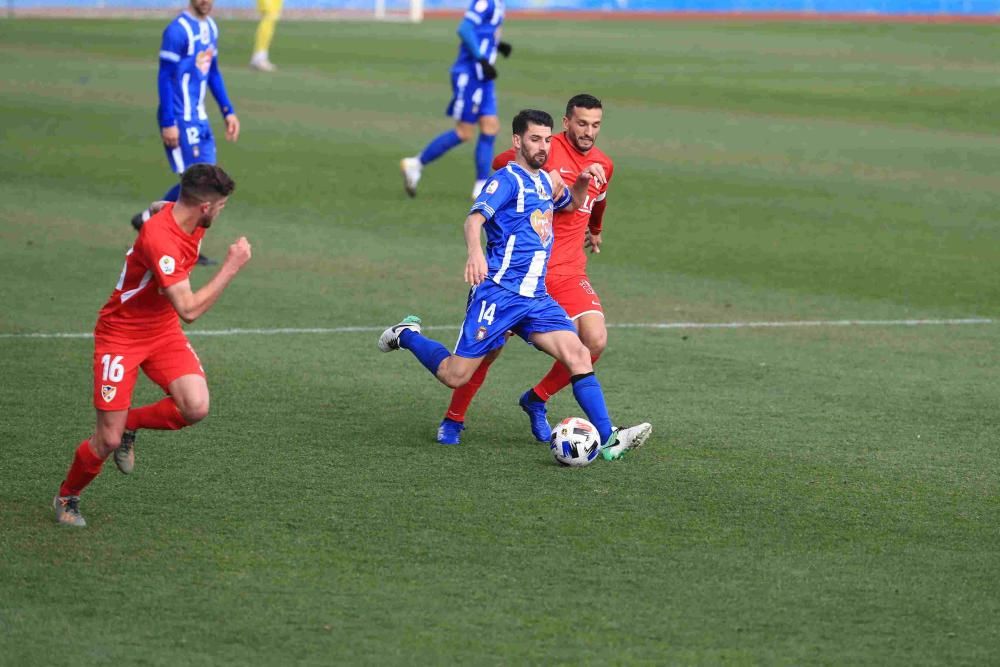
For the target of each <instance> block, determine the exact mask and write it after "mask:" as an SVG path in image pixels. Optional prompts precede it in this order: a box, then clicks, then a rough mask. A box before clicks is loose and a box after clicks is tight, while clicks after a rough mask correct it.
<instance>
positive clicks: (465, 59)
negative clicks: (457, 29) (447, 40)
mask: <svg viewBox="0 0 1000 667" xmlns="http://www.w3.org/2000/svg"><path fill="white" fill-rule="evenodd" d="M503 15H504V0H472V3H471V4H470V5H469V9H468V10H467V11H466V12H465V17H464V19H463V20H464V21H469V22H470V23H472V26H473V29H474V32H475V34H476V46H477V50H476V51H475V52H470V51H469V46H468V45H467V44H466V43H465V42H464V41H461V42H459V45H458V57H457V58H456V59H455V64H454V65H452V67H451V71H452V72H455V71H460V72H467V73H469V74H472V73H473V72H475V74H476V78H477V79H482V78H483V77H482V72H481V71H479V70H480V69H481V68H480V65H479V63H478V61H479V59H480V58H486V59H487V60H488V61H490V62H491V63H494V62H496V59H497V42H499V41H500V27H501V26H502V25H503Z"/></svg>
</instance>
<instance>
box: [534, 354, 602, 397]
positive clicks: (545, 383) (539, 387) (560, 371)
mask: <svg viewBox="0 0 1000 667" xmlns="http://www.w3.org/2000/svg"><path fill="white" fill-rule="evenodd" d="M600 358H601V355H597V356H596V357H595V356H594V355H590V363H592V364H596V363H597V360H598V359H600ZM569 378H570V374H569V369H568V368H566V367H565V366H564V365H563V363H562V362H561V361H557V362H555V363H554V364H552V368H550V369H549V372H548V373H546V374H545V377H543V378H542V379H541V380H539V381H538V384H536V385H535V386H534V387H533V389H534V390H535V393H536V394H538V398H540V399H542V400H543V401H547V400H549V399H550V398H552V397H553V396H555V395H556V394H558V393H559V390H560V389H562V388H563V387H565V386H566V385H568V384H569Z"/></svg>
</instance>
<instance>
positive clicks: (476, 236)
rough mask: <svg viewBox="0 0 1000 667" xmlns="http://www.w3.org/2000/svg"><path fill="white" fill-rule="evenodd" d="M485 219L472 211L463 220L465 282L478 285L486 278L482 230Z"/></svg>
mask: <svg viewBox="0 0 1000 667" xmlns="http://www.w3.org/2000/svg"><path fill="white" fill-rule="evenodd" d="M485 223H486V217H485V216H484V215H483V214H482V213H480V212H479V211H473V212H472V213H470V214H469V215H468V217H467V218H466V219H465V249H466V251H467V252H468V253H469V257H468V259H467V260H466V262H465V282H467V283H469V284H470V285H478V284H479V283H481V282H483V280H484V279H485V278H486V256H485V255H483V245H482V243H483V242H482V230H483V225H484V224H485Z"/></svg>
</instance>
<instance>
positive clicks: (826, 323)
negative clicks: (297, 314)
mask: <svg viewBox="0 0 1000 667" xmlns="http://www.w3.org/2000/svg"><path fill="white" fill-rule="evenodd" d="M995 323H996V320H994V319H992V318H988V317H966V318H956V319H941V320H934V319H914V320H792V321H786V322H649V323H637V324H612V323H609V324H608V328H609V329H783V328H790V327H896V326H904V327H919V326H936V325H952V326H958V325H969V324H995ZM424 328H425V329H451V330H454V329H458V328H459V325H458V324H455V325H452V326H443V325H439V326H431V327H424ZM384 329H385V327H381V326H377V327H372V326H367V327H328V328H327V327H308V328H301V329H297V328H289V327H285V328H276V329H214V330H213V329H206V330H205V331H199V330H197V329H194V330H190V331H187V332H186V333H187V335H188V336H283V335H294V334H341V333H372V332H376V331H382V330H384ZM93 337H94V334H92V333H72V332H67V333H58V332H54V333H45V332H35V333H32V332H26V333H0V339H32V338H34V339H54V338H70V339H72V338H93Z"/></svg>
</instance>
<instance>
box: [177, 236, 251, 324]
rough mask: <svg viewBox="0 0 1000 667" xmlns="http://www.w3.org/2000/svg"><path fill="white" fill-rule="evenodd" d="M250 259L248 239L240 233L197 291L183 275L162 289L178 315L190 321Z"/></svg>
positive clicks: (220, 293)
mask: <svg viewBox="0 0 1000 667" xmlns="http://www.w3.org/2000/svg"><path fill="white" fill-rule="evenodd" d="M249 260H250V243H249V242H247V240H246V237H240V239H239V240H238V241H236V243H234V244H233V245H231V246H229V253H228V254H227V255H226V259H225V261H224V262H222V266H221V267H220V268H219V270H218V272H217V273H216V274H215V275H214V276H212V278H211V280H209V281H208V282H207V283H205V285H204V286H203V287H202V288H201V289H199V290H198V291H197V292H194V291H192V290H191V281H190V280H188V279H185V280H182V281H181V282H179V283H176V284H174V285H171V286H170V287H168V288H166V289H165V290H163V293H164V294H165V295H166V297H167V298H168V299H169V300H170V303H171V304H172V305H173V307H174V310H176V311H177V314H178V315H179V316H180V318H181V319H182V320H184V321H185V322H187V323H188V324H190V323H191V322H194V321H195V320H196V319H198V318H199V317H201V316H202V315H204V314H205V313H206V312H207V311H208V309H209V308H211V307H212V305H213V304H214V303H215V302H216V301H217V300H218V299H219V297H220V296H221V295H222V292H223V291H224V290H225V289H226V286H228V285H229V283H230V281H232V279H233V278H235V277H236V274H237V273H239V271H240V269H241V268H243V265H244V264H246V263H247V262H248V261H249Z"/></svg>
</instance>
